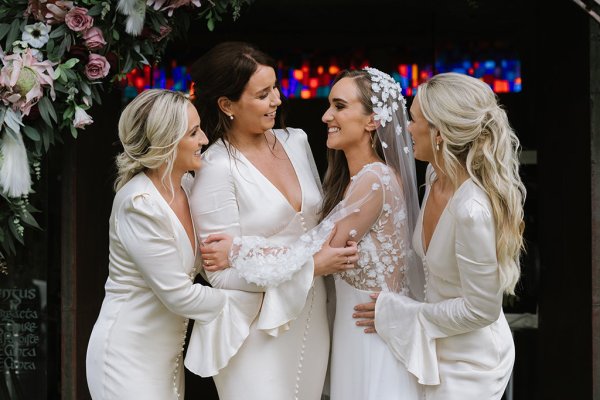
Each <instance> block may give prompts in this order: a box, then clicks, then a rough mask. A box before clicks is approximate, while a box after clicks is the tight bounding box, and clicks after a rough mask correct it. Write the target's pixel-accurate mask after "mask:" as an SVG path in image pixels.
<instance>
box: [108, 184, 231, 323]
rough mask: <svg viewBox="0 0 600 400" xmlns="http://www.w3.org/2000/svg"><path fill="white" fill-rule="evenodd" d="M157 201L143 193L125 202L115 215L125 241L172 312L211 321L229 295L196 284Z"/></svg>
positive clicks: (160, 297) (127, 249)
mask: <svg viewBox="0 0 600 400" xmlns="http://www.w3.org/2000/svg"><path fill="white" fill-rule="evenodd" d="M154 200H155V199H153V198H152V197H151V196H150V195H149V194H139V195H135V196H132V197H131V198H130V199H128V200H126V201H125V202H124V204H123V206H122V207H121V208H120V210H119V212H118V214H117V218H115V227H116V232H117V235H118V237H119V239H120V241H121V244H122V245H123V247H124V249H125V251H126V252H127V254H128V255H129V257H130V259H131V262H132V263H133V264H134V265H135V267H136V268H137V269H138V270H139V272H140V274H141V276H142V277H143V279H144V280H145V281H146V283H147V284H148V286H149V287H150V289H151V290H152V291H153V292H154V293H155V294H156V296H157V297H158V298H159V299H160V301H161V302H162V303H163V304H164V305H165V306H166V307H167V308H168V309H169V311H171V312H173V313H175V314H179V315H182V316H184V317H187V318H193V319H195V320H198V321H200V322H201V323H207V322H210V321H212V320H213V319H214V318H215V317H217V316H218V315H219V313H220V312H221V311H222V309H223V307H224V306H225V303H226V297H225V295H224V294H223V293H221V292H220V291H218V290H216V289H212V288H210V287H206V286H202V285H200V284H194V283H193V282H192V279H191V278H190V276H188V275H187V274H186V273H185V270H184V266H183V265H182V263H183V261H182V259H181V255H180V246H179V243H177V242H176V240H175V235H174V233H173V231H172V227H171V225H170V223H169V220H168V216H167V215H164V214H162V213H161V208H160V207H159V206H158V205H157V204H154ZM186 240H187V238H186Z"/></svg>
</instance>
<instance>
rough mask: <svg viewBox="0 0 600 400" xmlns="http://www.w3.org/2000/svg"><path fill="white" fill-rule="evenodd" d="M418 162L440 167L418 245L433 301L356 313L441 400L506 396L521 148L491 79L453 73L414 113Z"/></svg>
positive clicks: (429, 86) (426, 92)
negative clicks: (506, 298) (507, 299)
mask: <svg viewBox="0 0 600 400" xmlns="http://www.w3.org/2000/svg"><path fill="white" fill-rule="evenodd" d="M410 115H411V117H412V122H411V124H410V126H409V128H408V129H409V131H410V133H411V136H412V138H413V142H414V154H415V158H417V159H419V160H422V161H427V162H429V163H430V166H429V167H428V172H427V190H426V194H425V198H424V200H423V205H422V207H421V212H420V214H419V218H418V220H417V226H416V228H415V232H414V237H413V244H414V248H415V251H416V252H417V253H418V254H419V256H420V257H421V259H422V260H423V264H424V268H425V272H426V274H425V275H426V289H425V302H424V303H421V302H417V301H415V300H413V299H411V298H409V297H406V296H401V295H398V294H393V293H384V292H382V293H381V294H380V295H379V297H378V298H377V296H376V295H372V297H373V298H376V299H377V300H376V304H374V303H370V304H362V305H359V306H357V307H356V309H357V310H358V311H359V312H357V313H355V317H357V318H373V312H372V310H373V308H374V309H375V315H374V321H373V320H372V319H366V320H361V321H359V322H358V323H359V324H360V325H363V326H366V327H367V329H366V330H367V331H368V332H374V331H375V330H376V331H377V333H378V334H379V336H381V337H382V338H383V339H384V340H385V341H386V342H387V343H388V346H389V347H390V348H391V349H392V351H393V352H394V354H395V356H396V357H397V358H398V359H399V360H400V361H402V362H403V363H404V364H405V366H406V367H407V369H408V370H409V371H410V372H412V373H413V374H414V375H416V376H417V378H418V380H419V382H420V383H422V384H424V385H427V386H425V395H426V396H425V397H426V398H427V399H434V400H438V399H439V400H442V399H443V400H453V399H456V400H481V399H486V400H488V399H490V400H491V399H500V398H501V397H502V394H503V392H504V389H505V388H506V385H507V383H508V380H509V378H510V375H511V371H512V367H513V363H514V358H515V352H514V344H513V339H512V335H511V332H510V329H509V327H508V324H507V322H506V319H505V317H504V314H503V313H502V295H503V293H514V288H515V285H516V283H517V281H518V279H519V255H520V252H521V249H522V246H523V238H522V234H523V200H524V196H525V189H524V187H523V184H522V182H521V179H520V178H519V171H518V170H519V165H518V161H517V151H518V147H519V141H518V139H517V137H516V135H515V133H514V132H513V130H512V129H511V128H510V126H509V123H508V119H507V117H506V113H505V112H504V110H503V109H502V108H500V106H499V105H498V103H497V99H496V96H495V95H494V93H493V92H492V90H491V89H490V87H489V86H488V85H486V84H485V83H484V82H482V81H480V80H477V79H475V78H471V77H468V76H465V75H460V74H455V73H447V74H440V75H437V76H435V77H433V78H432V79H431V80H429V81H428V82H426V83H424V84H422V85H421V86H420V87H419V91H418V93H417V95H416V97H415V100H414V101H413V104H412V107H411V109H410Z"/></svg>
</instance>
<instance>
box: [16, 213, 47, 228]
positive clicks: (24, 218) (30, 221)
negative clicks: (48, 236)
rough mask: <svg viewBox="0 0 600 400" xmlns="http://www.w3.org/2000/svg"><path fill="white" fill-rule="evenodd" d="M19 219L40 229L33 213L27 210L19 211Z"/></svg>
mask: <svg viewBox="0 0 600 400" xmlns="http://www.w3.org/2000/svg"><path fill="white" fill-rule="evenodd" d="M21 221H23V222H24V223H26V224H27V225H29V226H33V227H34V228H37V229H42V228H40V225H39V224H38V223H37V221H36V220H35V218H34V217H33V215H31V213H30V212H29V211H27V210H22V211H21Z"/></svg>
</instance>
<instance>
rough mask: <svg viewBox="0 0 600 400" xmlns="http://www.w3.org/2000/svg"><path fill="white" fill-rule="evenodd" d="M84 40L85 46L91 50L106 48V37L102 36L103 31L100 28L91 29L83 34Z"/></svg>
mask: <svg viewBox="0 0 600 400" xmlns="http://www.w3.org/2000/svg"><path fill="white" fill-rule="evenodd" d="M83 39H84V40H85V46H86V47H87V48H88V49H89V50H99V49H101V48H103V47H104V45H105V44H106V42H105V41H104V36H103V35H102V31H101V30H100V28H96V27H93V28H90V29H88V30H87V31H85V33H84V34H83Z"/></svg>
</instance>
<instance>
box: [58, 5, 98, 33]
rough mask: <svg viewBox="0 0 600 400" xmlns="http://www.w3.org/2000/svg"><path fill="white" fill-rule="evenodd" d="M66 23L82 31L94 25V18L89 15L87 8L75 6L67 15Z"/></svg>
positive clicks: (74, 29)
mask: <svg viewBox="0 0 600 400" xmlns="http://www.w3.org/2000/svg"><path fill="white" fill-rule="evenodd" d="M65 24H67V26H68V27H69V29H70V30H72V31H75V32H82V31H86V30H88V29H90V28H91V27H92V26H94V18H92V17H90V16H89V15H88V10H87V8H83V7H73V8H71V9H70V10H69V12H68V13H67V15H65Z"/></svg>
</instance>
